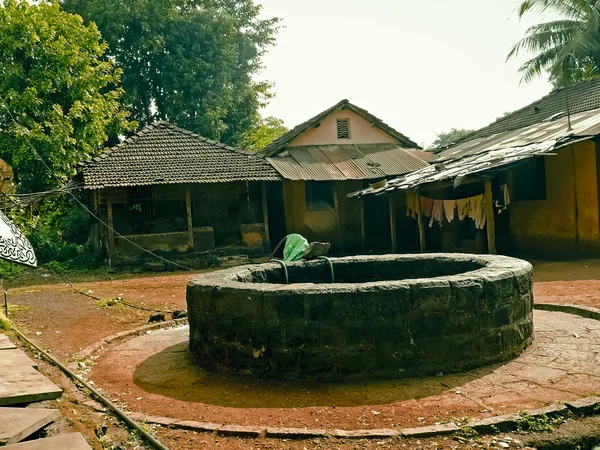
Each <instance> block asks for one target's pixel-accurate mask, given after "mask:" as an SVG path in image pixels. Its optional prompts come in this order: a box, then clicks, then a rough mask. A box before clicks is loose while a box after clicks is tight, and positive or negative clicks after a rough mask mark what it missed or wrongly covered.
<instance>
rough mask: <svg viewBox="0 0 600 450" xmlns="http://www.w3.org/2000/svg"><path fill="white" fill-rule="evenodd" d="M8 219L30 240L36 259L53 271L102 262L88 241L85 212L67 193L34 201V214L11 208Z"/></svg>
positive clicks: (102, 259) (89, 266)
mask: <svg viewBox="0 0 600 450" xmlns="http://www.w3.org/2000/svg"><path fill="white" fill-rule="evenodd" d="M11 219H12V220H13V221H14V222H15V224H16V225H17V226H18V227H19V228H20V229H21V230H22V231H23V232H24V233H25V235H26V236H27V238H28V239H29V241H30V242H31V245H32V246H33V248H34V249H35V254H36V256H37V258H38V262H39V263H40V264H46V265H47V267H48V268H49V269H50V270H52V271H54V272H57V273H63V272H65V271H67V270H70V269H90V268H95V267H98V266H99V265H101V264H102V263H103V262H104V258H103V256H102V254H101V253H99V252H97V251H95V250H94V249H92V248H91V246H90V245H89V244H88V243H87V238H88V234H89V225H90V219H89V216H88V213H87V212H86V211H85V209H83V208H82V207H81V206H80V205H79V203H77V202H76V201H75V200H74V199H73V198H71V197H70V196H68V195H66V194H64V195H61V196H56V197H52V198H47V199H46V200H45V201H44V202H43V203H41V204H39V205H37V210H36V214H35V215H30V213H29V211H26V210H18V209H13V210H12V211H11ZM13 266H14V264H13Z"/></svg>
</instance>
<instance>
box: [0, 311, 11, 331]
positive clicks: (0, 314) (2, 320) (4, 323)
mask: <svg viewBox="0 0 600 450" xmlns="http://www.w3.org/2000/svg"><path fill="white" fill-rule="evenodd" d="M2 309H3V310H2V311H0V330H5V331H9V330H10V329H11V328H12V324H11V323H10V319H8V318H7V317H6V316H5V315H4V307H3V308H2Z"/></svg>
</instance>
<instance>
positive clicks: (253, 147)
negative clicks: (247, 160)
mask: <svg viewBox="0 0 600 450" xmlns="http://www.w3.org/2000/svg"><path fill="white" fill-rule="evenodd" d="M288 131H289V130H288V128H287V127H286V126H285V125H284V124H283V120H281V119H277V118H276V117H272V116H270V117H267V118H266V119H262V118H261V119H260V121H259V123H258V124H256V125H255V126H254V127H252V128H251V129H250V130H248V131H247V132H246V134H245V135H244V140H243V142H242V145H241V146H242V147H243V148H245V149H246V150H249V151H251V152H258V151H261V150H262V149H263V148H265V147H266V146H267V145H269V144H270V143H271V142H273V141H274V140H275V139H277V138H278V137H280V136H282V135H283V134H285V133H287V132H288Z"/></svg>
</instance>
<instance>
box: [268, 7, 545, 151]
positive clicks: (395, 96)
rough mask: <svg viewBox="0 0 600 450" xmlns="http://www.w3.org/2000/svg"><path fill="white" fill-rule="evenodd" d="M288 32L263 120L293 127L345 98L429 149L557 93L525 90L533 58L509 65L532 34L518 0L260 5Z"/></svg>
mask: <svg viewBox="0 0 600 450" xmlns="http://www.w3.org/2000/svg"><path fill="white" fill-rule="evenodd" d="M259 3H262V4H263V6H264V16H265V17H273V16H277V17H281V18H283V23H284V25H285V28H284V29H282V30H281V31H280V33H279V34H278V36H277V46H276V47H275V48H273V49H272V50H271V51H270V52H269V54H268V55H267V56H266V57H265V60H264V61H265V65H266V68H265V70H264V72H263V74H262V78H264V79H267V80H270V81H272V82H274V83H275V88H274V92H275V93H276V95H277V96H276V97H275V98H274V99H273V100H272V101H271V104H270V105H269V106H268V107H267V108H266V110H265V111H263V114H264V115H265V116H268V115H273V116H276V117H278V118H280V119H283V120H284V121H285V124H286V125H287V126H288V127H290V128H291V127H294V126H296V125H298V124H299V123H301V122H303V121H305V120H307V119H309V118H310V117H312V116H314V115H316V114H318V113H319V112H321V111H322V110H324V109H326V108H328V107H330V106H332V105H333V104H335V103H337V102H338V101H340V100H341V99H343V98H348V99H349V100H350V101H351V102H352V103H354V104H356V105H358V106H360V107H362V108H365V109H367V110H368V111H369V112H371V113H373V114H374V115H376V116H377V117H379V118H380V119H382V120H384V121H385V122H387V123H388V124H390V125H391V126H393V127H394V128H396V129H397V130H399V131H400V132H402V133H404V134H405V135H407V136H409V137H410V138H411V139H412V140H414V141H416V142H418V143H419V144H422V145H427V144H429V143H430V142H432V141H433V140H434V139H435V136H436V133H437V132H442V131H447V130H449V129H450V128H453V127H454V128H480V127H482V126H485V125H487V124H488V123H490V122H492V121H494V120H495V119H496V118H497V117H499V116H501V115H502V114H503V113H504V112H506V111H512V110H515V109H517V108H520V107H522V106H525V105H527V104H528V103H530V102H532V101H534V100H536V99H538V98H540V97H542V96H543V95H545V94H547V93H548V92H549V91H550V88H551V87H550V84H549V83H548V82H547V81H546V78H545V77H544V78H543V79H540V80H537V81H535V82H533V83H530V84H524V83H523V84H521V83H520V80H521V76H520V74H519V73H518V72H517V69H518V67H519V65H520V62H522V61H523V60H524V59H525V57H524V56H523V57H520V58H519V60H510V61H509V62H505V59H506V55H507V53H508V52H509V50H510V48H511V46H512V45H513V44H514V43H516V42H517V41H518V40H519V39H520V38H521V37H523V35H524V32H525V30H526V29H527V27H528V26H530V25H532V24H534V23H538V22H541V21H544V20H545V19H544V18H543V17H541V16H536V15H535V14H530V16H529V17H525V18H524V20H522V21H519V19H518V17H517V14H516V8H517V6H518V5H519V3H520V2H519V1H516V0H429V1H423V0H417V1H408V0H345V1H338V0H300V1H298V0H259Z"/></svg>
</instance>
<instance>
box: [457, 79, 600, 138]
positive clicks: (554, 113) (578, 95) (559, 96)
mask: <svg viewBox="0 0 600 450" xmlns="http://www.w3.org/2000/svg"><path fill="white" fill-rule="evenodd" d="M567 105H568V107H567ZM597 108H600V78H594V79H592V80H589V81H585V82H583V83H580V84H577V85H575V86H570V87H568V88H561V89H557V90H555V91H553V92H551V93H550V94H548V95H546V96H545V97H542V98H541V99H539V100H536V101H535V102H533V103H531V104H529V105H527V106H525V107H523V108H521V109H518V110H517V111H513V112H512V113H510V114H507V115H506V116H504V117H501V118H500V119H498V120H496V121H495V122H493V123H491V124H490V125H488V126H487V127H484V128H481V129H479V130H477V131H474V132H473V133H471V134H469V135H468V136H465V138H464V139H461V140H460V141H459V142H458V143H459V144H461V143H462V142H466V141H470V140H472V139H481V138H485V137H488V136H491V135H494V134H498V133H504V132H506V131H511V130H518V129H521V128H523V127H527V126H530V125H533V124H536V123H541V122H544V121H546V120H548V119H549V118H551V117H555V118H557V117H560V118H563V117H565V116H566V115H567V110H569V111H570V112H571V114H576V113H580V112H584V111H591V110H594V109H597Z"/></svg>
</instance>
